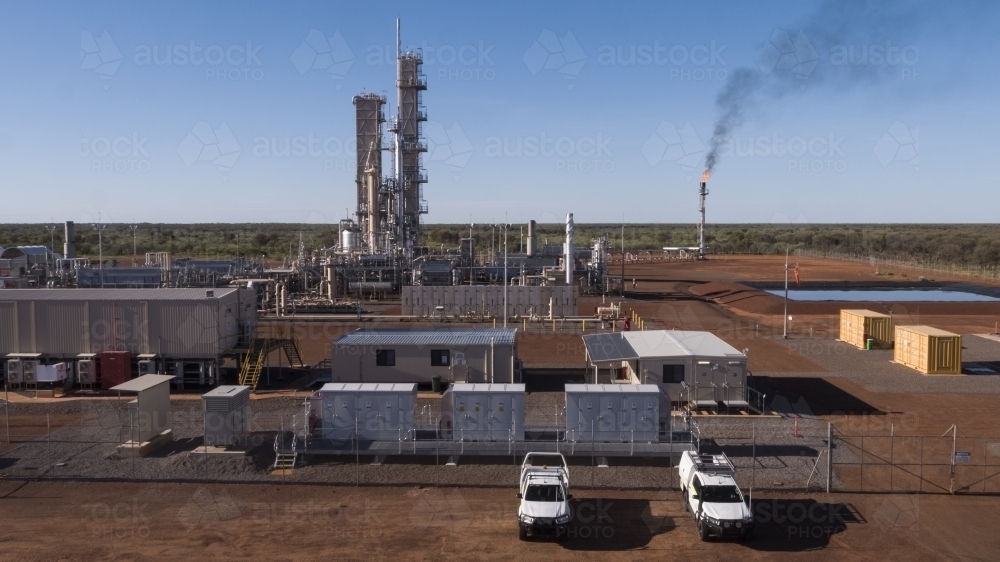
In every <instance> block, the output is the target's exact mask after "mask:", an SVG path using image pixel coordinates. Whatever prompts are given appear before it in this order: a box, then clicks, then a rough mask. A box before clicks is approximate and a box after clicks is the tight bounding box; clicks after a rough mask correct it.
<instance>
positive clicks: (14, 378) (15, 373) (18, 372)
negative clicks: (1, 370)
mask: <svg viewBox="0 0 1000 562" xmlns="http://www.w3.org/2000/svg"><path fill="white" fill-rule="evenodd" d="M23 381H24V364H23V363H22V362H21V360H20V359H8V360H7V382H8V383H10V384H21V383H22V382H23Z"/></svg>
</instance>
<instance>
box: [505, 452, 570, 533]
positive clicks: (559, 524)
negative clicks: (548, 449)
mask: <svg viewBox="0 0 1000 562" xmlns="http://www.w3.org/2000/svg"><path fill="white" fill-rule="evenodd" d="M518 490H519V491H518V493H517V498H518V499H519V500H521V503H520V505H519V506H518V508H517V522H518V538H520V539H521V540H525V539H527V538H528V536H529V535H530V536H543V535H549V536H554V537H555V538H557V539H563V538H566V526H567V525H568V524H569V520H570V508H569V500H570V499H571V498H572V497H573V496H571V495H570V493H569V468H568V467H567V466H566V459H565V458H564V457H563V456H562V455H561V454H559V453H528V454H527V455H525V456H524V463H522V464H521V483H520V487H519V489H518Z"/></svg>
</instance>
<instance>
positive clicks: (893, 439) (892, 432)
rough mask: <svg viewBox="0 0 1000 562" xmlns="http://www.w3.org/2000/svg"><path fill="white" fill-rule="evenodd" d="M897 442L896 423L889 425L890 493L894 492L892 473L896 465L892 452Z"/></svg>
mask: <svg viewBox="0 0 1000 562" xmlns="http://www.w3.org/2000/svg"><path fill="white" fill-rule="evenodd" d="M895 444H896V424H890V425H889V493H890V494H891V493H892V473H893V469H895V468H896V465H894V464H893V462H892V452H893V449H894V445H895Z"/></svg>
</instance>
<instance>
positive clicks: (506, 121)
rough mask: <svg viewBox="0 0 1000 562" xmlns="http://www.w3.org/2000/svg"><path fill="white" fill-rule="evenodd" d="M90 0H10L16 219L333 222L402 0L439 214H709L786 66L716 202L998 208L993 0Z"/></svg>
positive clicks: (649, 218)
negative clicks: (709, 175)
mask: <svg viewBox="0 0 1000 562" xmlns="http://www.w3.org/2000/svg"><path fill="white" fill-rule="evenodd" d="M93 4H94V5H82V4H80V3H70V2H65V3H53V2H30V3H29V2H10V1H8V2H3V3H2V4H0V10H2V13H3V17H2V18H0V76H2V83H0V107H2V108H3V110H2V111H0V169H2V172H0V194H2V199H0V223H10V222H48V221H49V220H50V219H54V220H56V221H62V220H76V221H81V222H89V221H93V220H96V218H97V215H98V213H101V216H102V217H103V218H104V220H106V221H115V222H126V221H132V220H138V221H144V222H312V223H335V222H336V221H337V220H338V219H340V218H342V217H344V215H345V213H346V212H347V210H348V209H350V211H351V212H353V208H354V163H353V162H354V161H353V152H352V151H353V141H352V132H353V129H354V123H353V119H354V114H353V106H352V104H351V98H352V96H354V95H355V94H358V93H361V92H365V91H375V92H383V91H384V92H386V93H387V94H388V96H389V100H390V113H391V112H393V111H395V94H394V92H393V90H392V88H393V85H394V62H393V56H394V53H393V50H394V42H395V36H394V34H395V28H394V25H395V18H397V17H399V18H401V19H402V32H403V44H404V45H405V46H409V47H412V48H419V49H422V51H423V53H424V56H425V59H426V63H425V67H424V71H425V74H426V76H427V82H428V90H427V91H426V92H425V93H424V105H425V106H426V108H427V112H428V116H429V122H428V123H427V124H426V127H425V135H426V136H427V137H428V141H429V145H430V151H429V153H428V154H427V155H426V156H425V167H426V169H427V172H428V175H429V178H430V181H429V183H428V184H427V185H426V187H425V191H424V197H425V198H426V199H427V201H428V204H429V208H430V213H429V214H428V215H426V217H425V220H426V222H429V223H436V222H467V221H469V220H470V218H471V220H474V221H476V222H489V221H494V220H502V219H503V218H504V216H506V217H507V218H508V220H510V221H511V222H514V221H518V222H519V221H523V220H528V219H529V218H534V219H537V220H540V221H544V222H556V221H559V220H561V218H562V217H563V216H564V215H565V213H566V212H574V213H575V217H576V220H577V221H578V222H618V221H620V220H622V217H623V215H624V217H625V220H626V221H628V222H671V223H676V222H693V221H694V220H695V218H696V207H697V185H696V182H697V178H698V177H699V176H700V173H701V169H702V167H703V161H704V155H705V152H706V150H707V147H708V143H709V139H710V138H711V136H712V130H713V126H714V123H715V119H716V115H717V110H716V106H715V99H716V96H717V94H718V93H719V91H720V90H721V89H722V88H723V86H724V84H725V83H726V80H727V79H728V77H729V76H731V75H732V73H733V72H734V71H735V70H737V69H739V68H741V67H746V68H749V69H750V70H752V71H753V72H756V73H759V74H760V75H761V76H762V77H763V79H764V80H765V81H766V83H767V84H772V85H773V86H774V88H779V89H780V88H784V87H786V86H785V85H787V84H793V86H790V87H787V90H783V91H782V95H774V96H770V95H766V94H765V95H763V97H762V98H761V101H760V103H758V104H757V105H756V106H755V107H753V108H752V109H751V110H750V111H749V112H748V113H747V114H746V117H745V120H744V122H743V124H742V126H740V127H739V128H737V129H736V131H735V132H734V138H733V139H732V140H733V142H732V144H731V145H728V148H724V150H723V156H722V158H721V160H720V163H719V165H718V166H717V168H716V171H715V174H714V176H713V179H712V181H711V182H710V195H709V206H708V209H709V211H708V217H709V221H710V222H776V223H782V222H792V223H799V222H859V223H860V222H993V221H994V220H995V213H996V209H997V208H998V204H1000V195H998V193H1000V190H998V189H997V188H998V183H1000V163H998V162H1000V159H997V158H995V153H996V148H997V144H998V143H997V141H996V136H995V135H996V133H995V131H996V130H997V129H998V128H1000V127H998V126H1000V112H998V109H997V106H996V92H997V91H998V85H1000V84H998V82H1000V79H998V72H997V71H998V70H1000V65H998V61H997V54H998V53H1000V49H998V44H997V41H998V40H997V38H996V34H995V29H996V28H997V24H998V23H1000V20H998V17H997V15H998V14H997V11H996V9H994V8H993V7H992V5H991V4H988V3H987V4H981V5H980V4H973V3H957V4H951V3H948V4H945V3H941V4H940V5H937V4H933V3H930V4H922V5H920V6H921V7H920V8H919V9H917V10H916V15H915V16H912V17H903V16H900V17H898V18H895V17H891V18H888V19H887V20H886V21H885V22H884V23H883V24H880V25H877V26H874V27H873V28H872V29H867V28H865V27H864V26H863V25H859V28H858V30H856V31H855V32H852V33H848V34H847V36H846V39H845V40H843V41H841V42H837V41H836V40H835V41H834V42H833V43H831V42H830V41H829V38H827V37H824V36H822V34H819V36H817V33H816V32H814V31H811V30H812V29H813V28H812V27H810V23H809V22H810V20H812V21H813V22H815V21H817V18H816V17H815V16H814V15H813V14H815V13H816V10H817V6H818V3H809V2H791V1H790V2H767V3H715V2H702V3H691V2H648V3H609V2H600V3H581V2H545V3H537V2H523V3H517V2H507V3H491V4H485V3H484V4H483V5H476V4H474V3H468V2H455V3H450V4H449V3H434V5H433V6H428V7H419V6H418V3H414V2H405V3H402V2H378V3H367V4H363V5H362V4H358V3H334V2H308V3H306V2H301V3H294V4H292V5H286V3H276V2H275V3H264V2H257V3H245V2H231V3H224V2H212V3H205V2H189V3H182V2H171V3H156V4H154V3H142V2H120V3H118V2H104V3H93ZM538 4H542V5H538ZM847 16H848V17H847V20H848V21H851V20H852V19H856V20H857V21H865V18H866V16H864V14H863V13H862V12H861V11H858V13H857V15H856V17H855V16H854V15H853V14H850V13H849V14H847ZM819 20H823V18H819ZM810 34H812V35H813V36H812V37H810ZM192 49H193V51H194V53H195V54H194V55H193V56H192V55H191V54H190V53H189V51H192ZM324 49H325V50H326V53H323V52H321V51H323V50H324ZM789 49H791V50H789ZM810 49H812V50H810ZM886 51H888V52H889V56H888V57H884V56H883V57H879V56H877V55H878V54H879V53H885V52H886ZM247 52H249V53H250V56H247ZM633 52H634V53H635V56H634V57H633V56H632V53H633ZM776 53H777V54H776ZM844 53H848V54H847V55H846V60H847V62H845V57H841V58H840V59H838V58H837V57H838V54H840V55H843V54H844ZM866 53H867V54H868V55H870V57H869V58H867V59H864V58H862V57H861V55H862V54H866ZM781 55H784V58H780V59H779V58H778V57H779V56H781ZM789 61H791V62H790V63H789ZM168 63H169V64H168ZM852 73H856V74H861V75H863V77H862V78H859V79H848V78H847V77H848V76H849V75H852ZM769 88H770V87H769ZM770 91H771V90H770V89H766V90H765V92H770ZM212 139H214V140H212Z"/></svg>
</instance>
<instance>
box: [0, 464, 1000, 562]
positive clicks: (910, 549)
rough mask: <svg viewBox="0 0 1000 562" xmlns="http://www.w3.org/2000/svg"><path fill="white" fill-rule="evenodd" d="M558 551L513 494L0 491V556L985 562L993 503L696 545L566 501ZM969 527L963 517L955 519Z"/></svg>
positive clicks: (660, 508)
mask: <svg viewBox="0 0 1000 562" xmlns="http://www.w3.org/2000/svg"><path fill="white" fill-rule="evenodd" d="M574 495H575V500H574V504H575V513H576V522H575V523H573V524H572V525H571V531H570V533H571V538H570V539H569V540H567V541H565V542H562V543H557V542H552V541H537V540H535V541H529V542H520V541H518V540H517V538H516V537H517V531H516V523H515V518H514V514H515V512H514V510H515V501H516V500H515V498H514V492H513V490H507V489H474V488H338V487H331V486H276V485H244V486H220V485H193V484H157V485H146V484H128V483H125V484H102V483H89V484H72V483H27V484H25V483H22V482H0V506H2V511H3V512H4V513H5V514H8V515H10V514H16V516H15V517H5V518H4V519H5V520H4V529H3V531H0V544H2V549H0V560H12V561H13V560H17V561H48V560H134V559H149V560H191V559H198V560H209V559H210V560H236V559H242V560H389V559H404V560H414V559H422V560H426V559H432V558H433V559H449V560H450V559H487V560H523V559H532V560H578V559H581V558H582V559H589V558H597V557H600V559H602V560H635V559H637V558H642V559H659V560H665V559H680V558H681V557H692V556H693V557H696V558H697V559H699V560H733V559H737V558H738V559H740V560H771V559H774V558H776V557H777V556H780V557H782V558H783V559H801V560H852V561H853V560H880V561H881V560H894V559H901V558H903V557H905V558H906V559H907V560H914V561H917V560H941V559H965V560H993V559H995V554H996V552H998V551H1000V537H998V536H997V534H996V533H995V532H994V531H993V529H995V528H996V527H997V525H998V524H1000V499H998V498H995V497H970V496H965V497H950V496H929V495H924V496H919V497H918V496H908V495H904V494H897V495H893V496H883V495H852V494H834V495H832V496H825V495H769V496H766V497H765V496H759V497H755V498H754V504H755V508H754V511H755V513H756V517H757V525H758V528H757V531H756V533H755V537H754V539H753V540H752V541H751V542H748V543H741V542H732V541H720V540H718V539H714V540H712V541H710V542H709V543H702V542H699V541H698V538H697V533H696V532H695V528H694V524H693V522H692V520H691V518H690V517H689V516H688V515H687V514H686V513H684V512H683V511H682V508H681V504H680V502H679V499H678V497H677V494H676V493H674V492H670V491H666V492H603V493H600V494H599V495H595V494H594V493H592V492H590V491H587V490H578V491H576V492H575V494H574ZM973 512H974V513H976V514H977V517H976V522H975V523H974V524H969V518H968V516H969V514H970V513H973Z"/></svg>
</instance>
